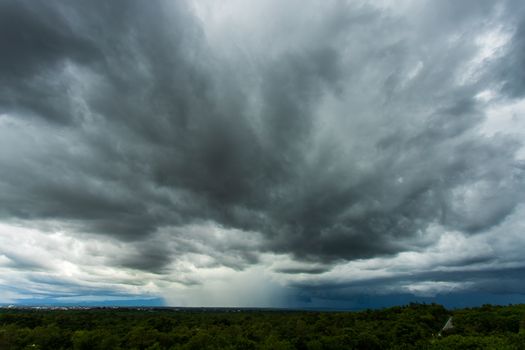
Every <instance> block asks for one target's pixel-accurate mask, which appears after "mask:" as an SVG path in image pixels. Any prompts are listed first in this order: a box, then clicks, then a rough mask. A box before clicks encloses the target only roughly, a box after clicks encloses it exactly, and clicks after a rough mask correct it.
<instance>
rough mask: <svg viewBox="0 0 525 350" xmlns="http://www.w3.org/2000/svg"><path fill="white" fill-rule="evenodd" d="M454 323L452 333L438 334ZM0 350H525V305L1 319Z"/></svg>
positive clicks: (10, 313)
mask: <svg viewBox="0 0 525 350" xmlns="http://www.w3.org/2000/svg"><path fill="white" fill-rule="evenodd" d="M450 317H452V325H453V327H452V328H450V329H447V330H445V331H443V332H441V334H440V331H441V330H442V328H443V326H444V325H445V323H446V322H447V320H448V319H449V318H450ZM0 349H2V350H10V349H52V350H59V349H85V350H92V349H95V350H96V349H195V350H197V349H199V350H202V349H246V350H249V349H254V350H255V349H272V350H278V349H301V350H302V349H304V350H314V349H315V350H317V349H525V305H509V306H490V305H485V306H483V307H479V308H472V309H462V310H453V311H449V310H446V309H445V308H444V307H443V306H441V305H436V304H430V305H428V304H410V305H407V306H403V307H393V308H388V309H383V310H373V311H372V310H367V311H360V312H306V311H264V310H261V311H253V310H252V311H240V312H226V311H220V310H216V311H212V312H210V311H207V312H205V311H189V310H183V311H180V310H179V311H174V310H133V309H90V310H31V309H2V310H1V311H0Z"/></svg>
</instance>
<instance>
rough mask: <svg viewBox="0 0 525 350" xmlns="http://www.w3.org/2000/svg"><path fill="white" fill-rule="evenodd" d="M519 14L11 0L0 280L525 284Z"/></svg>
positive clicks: (351, 287)
mask: <svg viewBox="0 0 525 350" xmlns="http://www.w3.org/2000/svg"><path fill="white" fill-rule="evenodd" d="M523 10H524V9H523V6H522V5H521V3H520V2H518V1H516V2H512V1H500V2H493V1H486V2H470V1H464V2H461V3H457V2H453V1H440V2H412V1H402V2H390V1H383V2H377V3H368V2H345V1H328V2H323V3H322V4H321V3H317V2H311V3H306V4H305V3H304V2H302V1H301V2H300V1H290V2H286V4H283V3H282V2H279V1H270V0H269V1H258V2H256V3H254V4H250V5H248V4H246V3H245V2H243V1H233V0H232V1H226V2H213V1H209V2H207V1H204V2H169V1H165V2H159V3H157V4H155V5H154V6H152V5H151V4H146V3H144V2H140V1H131V2H130V1H112V2H111V3H107V2H103V1H90V2H89V3H81V2H76V1H74V2H65V1H45V2H44V1H37V2H29V1H3V2H2V4H0V42H2V43H4V45H3V47H4V50H3V51H5V54H2V55H1V57H0V223H2V225H3V230H2V231H1V232H0V234H1V236H0V237H1V238H2V240H4V241H5V242H4V244H2V247H3V248H0V264H1V266H2V269H3V270H4V271H7V272H9V276H11V277H9V279H8V278H7V277H4V281H3V283H2V284H4V285H13V284H14V285H17V286H22V285H24V286H26V287H20V288H22V289H23V288H25V290H26V291H27V293H28V294H31V293H35V290H36V289H35V288H36V287H34V286H33V287H31V286H29V285H28V283H33V282H34V279H35V276H37V275H38V276H40V275H41V276H46V278H51V279H50V280H49V283H43V282H42V281H41V280H40V281H38V283H40V284H41V285H42V286H41V287H39V288H43V289H46V288H47V289H49V290H48V291H46V293H50V294H51V295H53V293H55V292H54V291H55V287H57V286H59V285H60V279H61V278H66V277H67V273H66V272H64V271H65V270H64V266H69V265H68V264H71V265H72V266H74V268H73V267H72V270H73V271H74V272H71V273H70V275H69V277H70V279H69V280H68V282H67V283H72V284H74V285H75V286H76V287H75V288H73V287H71V288H73V289H76V290H77V292H76V293H77V294H78V295H84V294H89V293H90V292H87V291H85V290H83V289H82V288H84V287H85V284H86V283H88V282H87V281H90V282H89V283H88V284H89V285H90V287H89V288H102V290H107V291H114V292H115V291H117V290H118V291H120V292H122V293H124V292H125V293H129V294H130V295H131V294H133V293H136V294H137V295H138V294H140V295H143V294H148V293H153V294H156V295H166V294H169V293H175V294H177V293H178V292H177V291H179V290H185V289H184V288H188V289H189V290H191V291H192V293H194V292H193V291H195V290H201V291H202V290H207V292H203V293H204V294H202V297H200V299H198V301H196V300H197V299H191V297H188V296H184V297H182V296H181V298H182V299H184V300H188V301H187V303H190V304H191V303H197V302H198V303H206V300H207V299H206V298H210V299H208V300H214V302H216V303H221V300H222V299H220V298H218V297H217V298H212V297H211V294H210V293H212V292H209V291H210V290H215V291H216V292H213V293H215V294H218V295H222V294H227V293H228V292H227V291H226V290H225V289H224V288H223V287H219V286H217V285H214V284H213V283H214V282H213V280H214V279H216V280H217V281H219V280H221V279H225V280H228V279H231V281H233V280H236V281H239V282H238V284H239V285H242V284H243V282H241V281H248V280H252V279H253V274H255V273H256V272H255V271H259V272H261V271H264V273H262V272H261V274H262V275H264V277H261V280H260V281H259V284H260V285H269V286H270V285H271V286H273V287H272V288H267V289H265V290H269V289H272V290H273V291H275V293H274V292H270V291H268V293H267V294H268V295H272V298H278V296H276V295H277V294H278V295H279V297H282V295H285V294H287V293H288V294H289V293H292V294H294V293H297V294H298V295H303V293H306V294H308V293H314V292H312V290H316V291H318V290H322V291H323V292H319V293H320V294H319V295H321V297H323V298H324V297H326V298H329V295H332V294H333V293H332V292H326V293H325V292H324V291H326V290H332V286H333V287H334V288H335V289H334V290H338V291H339V292H338V293H336V294H334V295H337V297H338V298H342V299H344V298H345V295H346V296H351V295H356V294H359V293H361V294H362V293H368V292H370V291H373V290H377V289H380V288H383V289H385V290H388V291H391V292H392V293H398V292H409V293H415V294H418V293H419V294H422V295H430V294H432V293H434V294H435V293H438V292H443V291H445V292H446V291H450V290H452V289H454V288H456V289H459V290H472V291H479V290H483V291H485V290H486V291H489V292H496V291H497V292H509V293H517V294H520V293H523V292H524V289H523V288H522V286H521V284H519V283H517V282H516V279H515V278H514V277H513V276H515V275H516V274H518V273H519V271H521V270H520V269H523V267H525V265H524V263H525V261H523V259H522V258H521V257H519V254H518V255H513V254H510V253H509V252H513V249H514V247H516V245H517V246H518V247H523V245H524V244H525V243H523V242H522V240H521V239H520V234H519V233H520V232H523V223H522V220H521V219H520V218H519V216H516V215H517V214H516V213H517V212H521V211H522V207H523V198H524V194H525V193H524V189H525V187H524V170H525V165H524V164H525V163H524V159H525V157H524V152H523V145H522V137H523V136H524V134H525V124H524V123H523V121H522V120H523V112H524V111H525V108H523V107H522V103H521V101H522V100H521V99H522V97H523V94H524V91H525V88H524V87H525V83H524V79H523V74H522V71H524V69H525V68H524V66H523V63H522V62H523V59H521V58H522V56H523V35H521V33H522V32H523V28H524V24H523V23H525V21H524V19H525V17H524V11H523ZM520 208H521V209H520ZM502 227H508V228H509V230H508V231H503V230H502ZM13 230H14V232H18V231H17V230H21V231H20V233H18V234H17V235H14V234H12V233H9V232H11V231H13ZM23 232H32V233H23ZM37 232H39V233H37ZM57 235H58V236H57ZM28 237H32V238H28ZM496 237H497V238H496ZM18 240H21V241H18ZM50 240H54V242H55V243H53V244H51V243H49V242H51V241H50ZM451 240H452V243H451ZM494 240H496V242H499V243H497V244H499V246H498V245H497V248H494V246H492V245H491V244H492V243H493V242H494ZM509 241H511V243H508V242H509ZM17 242H24V243H22V244H21V245H23V244H29V245H31V246H34V247H37V248H34V249H38V250H39V251H40V252H41V254H43V255H46V254H54V256H55V258H56V259H58V260H57V261H58V262H57V264H58V265H56V266H51V265H48V264H47V263H51V261H52V260H46V264H42V261H41V260H42V259H43V258H39V257H38V256H24V254H22V253H23V250H24V249H22V248H21V247H20V244H18V243H17ZM46 242H48V243H46ZM68 242H75V243H74V244H76V245H78V246H79V247H81V248H79V249H80V251H78V252H77V253H78V255H77V256H72V255H71V251H70V249H69V248H67V246H68V244H69V243H68ZM46 244H47V245H46ZM72 244H73V243H72ZM472 244H474V247H476V248H475V249H474V248H472V249H469V248H468V247H471V246H472ZM494 244H495V243H494ZM455 245H459V246H464V247H465V249H461V250H455V249H454V247H455ZM57 246H58V248H57ZM489 248H490V249H489ZM28 249H29V248H28ZM55 249H58V250H57V251H56V253H51V252H55ZM506 254H510V256H511V258H509V259H507V258H503V257H502V256H500V255H506ZM64 264H65V265H64ZM376 265H379V266H380V267H378V268H372V270H374V271H376V272H377V271H380V272H381V273H379V272H377V273H376V272H374V273H368V272H367V273H366V275H367V277H366V278H361V277H360V276H361V274H363V271H368V270H370V269H371V266H376ZM75 269H77V270H75ZM66 270H67V269H66ZM207 271H210V272H209V273H210V275H208V274H207V273H208V272H207ZM494 271H496V272H494ZM64 274H66V275H64ZM114 274H115V275H123V278H122V279H119V278H117V279H116V280H118V281H116V280H115V279H114V278H113V277H109V276H115V275H114ZM106 275H107V277H108V278H109V279H110V280H113V281H114V283H112V282H111V281H109V280H107V278H106V277H104V276H106ZM497 275H505V276H506V275H508V276H509V280H508V283H504V284H500V285H499V286H498V287H496V286H494V284H493V283H492V282H493V280H494V279H495V277H496V276H497ZM6 276H7V275H6ZM65 276H66V277H65ZM133 276H134V277H133ZM250 276H251V277H250ZM66 279H67V278H66ZM24 281H25V282H24ZM210 281H212V282H210ZM148 283H150V284H148ZM217 283H219V282H217ZM252 283H254V285H256V284H257V283H255V282H254V281H253V282H252ZM44 285H49V287H44ZM137 285H140V286H141V287H140V288H139V287H134V286H137ZM340 285H342V286H343V287H341V286H340ZM64 288H65V289H68V288H69V287H64ZM177 288H179V289H177ZM199 288H200V289H199ZM288 288H291V290H293V292H290V290H289V289H288ZM501 288H503V289H504V290H503V291H500V290H499V289H501ZM6 290H7V289H6ZM168 290H169V291H170V292H169V293H168V292H166V291H168ZM30 291H32V292H30ZM174 291H175V292H174ZM341 291H342V292H341ZM252 292H253V291H252ZM17 293H18V292H17ZM24 293H25V292H24ZM108 293H109V292H108ZM181 293H182V292H181ZM213 293H212V294H213ZM315 293H317V292H315ZM315 293H314V294H315ZM15 294H16V293H15ZM22 294H23V293H22ZM189 294H191V293H189ZM16 295H18V294H16ZM308 295H310V294H308ZM261 298H262V299H260V300H263V301H261V303H263V304H265V305H266V304H268V305H271V304H272V303H274V301H272V300H274V299H272V298H270V297H263V296H261ZM5 299H6V300H7V299H9V298H7V297H6V298H5ZM11 299H12V300H14V299H16V298H15V297H13V298H10V300H11ZM182 299H180V300H182ZM180 300H176V298H173V299H170V300H169V302H170V303H180V302H181V301H180ZM232 300H233V301H232V302H234V300H235V299H232ZM279 302H281V301H279ZM275 303H277V302H275Z"/></svg>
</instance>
